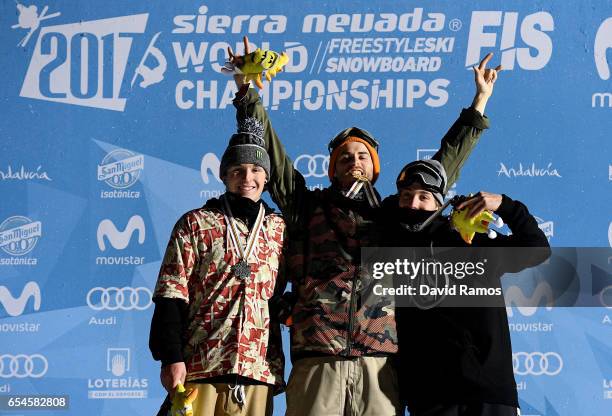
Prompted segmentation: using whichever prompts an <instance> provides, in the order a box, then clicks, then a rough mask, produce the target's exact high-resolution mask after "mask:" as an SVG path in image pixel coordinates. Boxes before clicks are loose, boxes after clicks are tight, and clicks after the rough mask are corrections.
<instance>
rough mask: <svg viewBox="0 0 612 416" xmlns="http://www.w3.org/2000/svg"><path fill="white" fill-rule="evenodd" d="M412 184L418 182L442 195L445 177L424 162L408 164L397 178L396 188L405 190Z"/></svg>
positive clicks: (444, 187)
mask: <svg viewBox="0 0 612 416" xmlns="http://www.w3.org/2000/svg"><path fill="white" fill-rule="evenodd" d="M414 182H420V183H421V184H422V185H423V186H424V187H425V188H427V189H429V190H432V191H435V192H439V193H440V194H444V189H446V177H445V176H444V175H443V174H442V173H441V172H440V171H438V170H437V169H435V168H434V167H433V166H431V165H430V164H428V163H426V162H422V161H416V162H412V163H409V164H408V165H407V166H406V167H405V168H404V169H402V172H401V173H400V174H399V176H398V177H397V181H396V184H397V188H398V189H400V188H406V187H408V186H410V185H411V184H413V183H414Z"/></svg>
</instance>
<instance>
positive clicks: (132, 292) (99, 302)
mask: <svg viewBox="0 0 612 416" xmlns="http://www.w3.org/2000/svg"><path fill="white" fill-rule="evenodd" d="M152 302H153V294H152V293H151V291H150V290H149V289H148V288H146V287H94V288H93V289H91V290H90V291H89V292H88V293H87V305H88V306H89V307H90V308H91V309H93V310H94V311H102V310H107V311H116V310H122V311H129V310H133V309H135V310H137V311H144V310H145V309H147V308H148V307H149V306H151V303H152Z"/></svg>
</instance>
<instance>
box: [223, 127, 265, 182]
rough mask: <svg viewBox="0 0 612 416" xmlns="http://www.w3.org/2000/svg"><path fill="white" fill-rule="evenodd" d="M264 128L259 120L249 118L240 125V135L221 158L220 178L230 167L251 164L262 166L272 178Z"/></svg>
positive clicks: (232, 141)
mask: <svg viewBox="0 0 612 416" xmlns="http://www.w3.org/2000/svg"><path fill="white" fill-rule="evenodd" d="M263 133H264V127H263V124H261V122H260V121H259V120H257V119H256V118H254V117H248V118H246V119H244V120H242V121H241V122H240V123H239V124H238V133H236V134H234V135H233V136H232V137H231V138H230V141H229V144H228V146H227V149H225V152H224V153H223V156H222V157H221V164H220V166H219V176H220V177H224V176H225V174H226V173H227V170H228V169H229V168H230V166H233V165H241V164H243V163H250V164H253V165H257V166H261V167H262V168H263V170H265V171H266V176H267V177H268V179H269V178H270V157H269V156H268V152H266V149H265V142H264V139H263Z"/></svg>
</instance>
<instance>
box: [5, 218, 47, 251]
mask: <svg viewBox="0 0 612 416" xmlns="http://www.w3.org/2000/svg"><path fill="white" fill-rule="evenodd" d="M41 228H42V223H41V222H40V221H32V220H31V219H29V218H28V217H24V216H20V215H16V216H14V217H10V218H7V219H6V220H4V222H3V223H2V224H0V248H1V249H2V250H3V251H4V252H5V253H7V254H10V255H11V256H23V255H25V254H27V253H29V252H30V251H32V250H33V249H34V246H36V243H37V242H38V239H39V238H40V237H41V236H42V234H41Z"/></svg>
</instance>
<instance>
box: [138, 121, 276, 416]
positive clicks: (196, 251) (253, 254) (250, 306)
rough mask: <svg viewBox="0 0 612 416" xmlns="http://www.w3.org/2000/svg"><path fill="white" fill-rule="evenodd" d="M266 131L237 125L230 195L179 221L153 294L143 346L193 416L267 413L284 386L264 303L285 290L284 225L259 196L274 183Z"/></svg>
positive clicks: (224, 172)
mask: <svg viewBox="0 0 612 416" xmlns="http://www.w3.org/2000/svg"><path fill="white" fill-rule="evenodd" d="M262 134H263V127H262V125H261V123H259V121H257V120H256V119H246V120H243V121H242V122H241V123H240V125H239V126H238V133H236V134H234V135H233V136H232V138H231V139H230V143H229V145H228V147H227V149H226V150H225V153H224V154H223V157H222V158H221V165H220V172H219V173H220V177H221V178H222V180H223V183H224V184H225V187H226V192H225V193H224V194H223V195H221V197H220V198H218V199H215V198H213V199H210V200H209V201H207V202H206V204H205V205H204V206H203V207H202V208H199V209H195V210H192V211H189V212H187V213H186V214H184V215H183V216H182V217H181V218H180V219H179V221H178V222H177V223H176V225H175V227H174V230H173V231H172V235H171V237H170V242H169V243H168V247H167V249H166V253H165V256H164V259H163V262H162V265H161V269H160V272H159V277H158V280H157V284H156V287H155V293H154V296H153V300H154V302H155V312H154V314H153V319H152V323H151V334H150V338H149V347H150V349H151V352H152V354H153V358H154V359H155V360H158V361H161V365H162V367H161V382H162V385H163V386H164V388H165V389H166V390H167V391H168V394H169V398H168V399H167V401H166V402H168V403H169V401H170V398H171V397H172V395H173V393H174V391H175V388H176V387H177V385H178V384H179V383H180V384H185V388H186V389H187V391H192V390H197V396H196V399H195V401H194V402H193V403H192V406H193V412H194V413H193V414H194V415H197V416H207V415H211V416H212V415H218V414H219V415H220V414H223V415H238V414H239V415H271V414H272V403H273V401H272V397H273V394H274V393H275V392H279V391H281V390H282V389H283V388H284V381H283V371H284V359H283V354H282V348H281V345H280V326H279V324H278V323H274V322H275V320H274V319H271V314H270V311H269V308H268V301H269V299H270V298H271V297H272V296H273V294H274V292H275V291H276V290H278V291H280V292H281V293H282V291H283V290H284V283H282V282H281V280H280V277H279V275H278V271H279V267H280V262H281V253H282V247H283V236H284V231H285V223H284V221H283V219H282V218H281V216H279V215H277V214H275V213H274V212H273V210H272V209H271V208H270V207H268V205H267V204H266V203H265V202H264V201H263V200H262V199H261V194H262V192H263V190H264V187H265V184H266V182H267V181H268V178H269V177H270V158H269V157H268V153H267V152H266V150H265V149H264V147H263V144H264V142H263V139H262ZM162 408H163V407H162ZM163 411H164V410H162V411H160V414H162V413H163Z"/></svg>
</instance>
